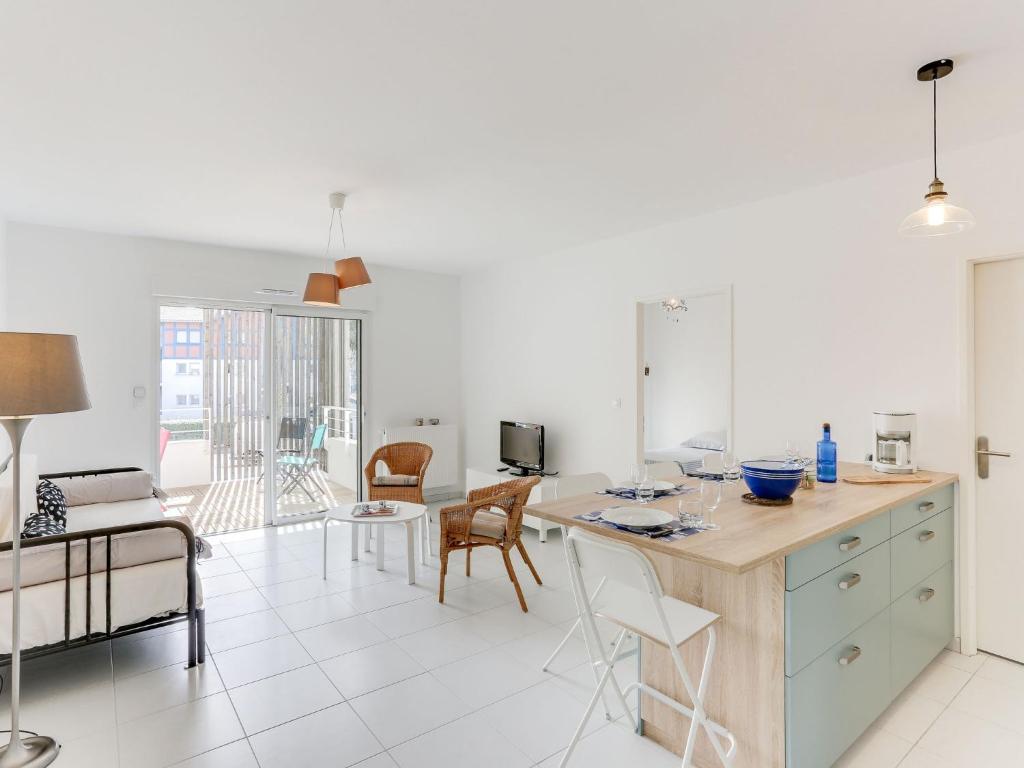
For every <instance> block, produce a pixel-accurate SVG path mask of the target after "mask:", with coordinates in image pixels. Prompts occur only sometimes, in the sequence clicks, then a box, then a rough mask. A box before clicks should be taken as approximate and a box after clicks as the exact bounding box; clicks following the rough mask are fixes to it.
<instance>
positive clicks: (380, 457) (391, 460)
mask: <svg viewBox="0 0 1024 768" xmlns="http://www.w3.org/2000/svg"><path fill="white" fill-rule="evenodd" d="M433 455H434V449H433V448H431V447H430V446H429V445H427V444H425V443H390V444H389V445H382V446H381V447H380V448H378V449H377V450H376V451H374V452H373V456H371V457H370V460H369V461H368V462H366V467H365V469H364V470H363V472H364V474H365V475H366V498H367V500H368V501H407V502H410V503H411V504H426V502H425V501H423V476H424V475H425V474H426V472H427V465H428V464H430V459H431V457H433ZM378 462H383V463H384V465H385V466H387V468H388V474H386V475H378V474H377V463H378ZM419 527H420V541H421V546H422V547H423V552H425V553H426V556H429V555H431V554H433V553H432V551H431V546H430V512H427V514H426V516H425V517H424V518H423V519H422V520H420V524H419ZM373 528H376V526H366V536H367V537H369V536H370V535H371V530H372V529H373ZM353 535H354V534H353ZM378 546H379V545H378ZM366 547H367V551H369V538H367V540H366Z"/></svg>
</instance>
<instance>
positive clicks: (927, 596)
mask: <svg viewBox="0 0 1024 768" xmlns="http://www.w3.org/2000/svg"><path fill="white" fill-rule="evenodd" d="M933 597H935V590H934V589H932V588H931V587H929V588H928V589H925V590H922V592H921V594H920V595H918V596H917V599H918V600H920V601H921V602H922V603H927V602H928V601H929V600H931V599H932V598H933Z"/></svg>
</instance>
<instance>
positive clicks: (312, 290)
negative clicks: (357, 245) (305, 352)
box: [302, 192, 371, 307]
mask: <svg viewBox="0 0 1024 768" xmlns="http://www.w3.org/2000/svg"><path fill="white" fill-rule="evenodd" d="M328 201H329V202H330V206H331V223H330V226H329V227H328V228H327V249H326V250H325V251H324V266H325V267H326V268H328V269H329V268H330V254H331V236H332V235H333V234H334V218H335V215H337V218H338V228H339V229H340V230H341V248H342V250H344V249H345V225H344V223H343V222H342V220H341V211H342V209H343V208H344V207H345V195H344V193H342V192H333V193H332V194H331V195H330V197H329V198H328ZM369 282H371V280H370V275H369V274H368V273H367V271H366V265H365V264H363V260H362V259H361V258H359V257H358V256H351V257H349V258H345V259H339V260H338V261H336V262H334V272H310V273H309V277H308V278H307V279H306V290H305V292H304V293H303V294H302V303H303V304H312V305H313V306H316V307H340V306H341V300H340V299H339V298H338V291H339V290H343V289H345V288H352V287H354V286H356V285H366V284H367V283H369Z"/></svg>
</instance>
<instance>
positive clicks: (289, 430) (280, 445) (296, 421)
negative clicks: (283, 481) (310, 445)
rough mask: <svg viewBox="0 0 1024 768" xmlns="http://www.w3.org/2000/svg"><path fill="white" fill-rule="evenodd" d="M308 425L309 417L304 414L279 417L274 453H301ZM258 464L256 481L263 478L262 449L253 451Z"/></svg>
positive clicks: (278, 454)
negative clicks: (258, 472) (258, 473)
mask: <svg viewBox="0 0 1024 768" xmlns="http://www.w3.org/2000/svg"><path fill="white" fill-rule="evenodd" d="M308 427H309V419H307V418H306V417H305V416H297V417H292V416H284V417H282V418H281V426H279V427H278V428H277V447H276V448H274V455H275V457H276V456H281V455H289V454H290V455H297V454H300V453H302V446H304V445H305V444H306V430H307V429H308ZM253 453H254V455H255V456H256V459H257V461H259V464H260V476H259V477H258V478H256V482H257V483H258V482H260V480H262V479H263V451H262V450H260V449H256V450H255V451H253Z"/></svg>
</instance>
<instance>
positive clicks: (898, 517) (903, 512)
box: [892, 485, 953, 536]
mask: <svg viewBox="0 0 1024 768" xmlns="http://www.w3.org/2000/svg"><path fill="white" fill-rule="evenodd" d="M952 506H953V486H952V485H945V486H943V487H942V488H937V489H935V490H934V491H932V492H931V493H929V494H928V495H926V496H922V497H921V498H919V499H916V500H915V501H911V502H908V503H906V504H904V505H903V506H900V507H896V509H894V510H893V511H892V535H893V536H895V535H896V534H897V533H902V532H903V531H905V530H907V528H910V527H911V526H914V525H917V524H918V523H920V522H921V521H922V520H927V519H928V518H929V517H931V516H932V515H936V514H938V513H939V512H942V511H944V510H947V509H949V508H950V507H952Z"/></svg>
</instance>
